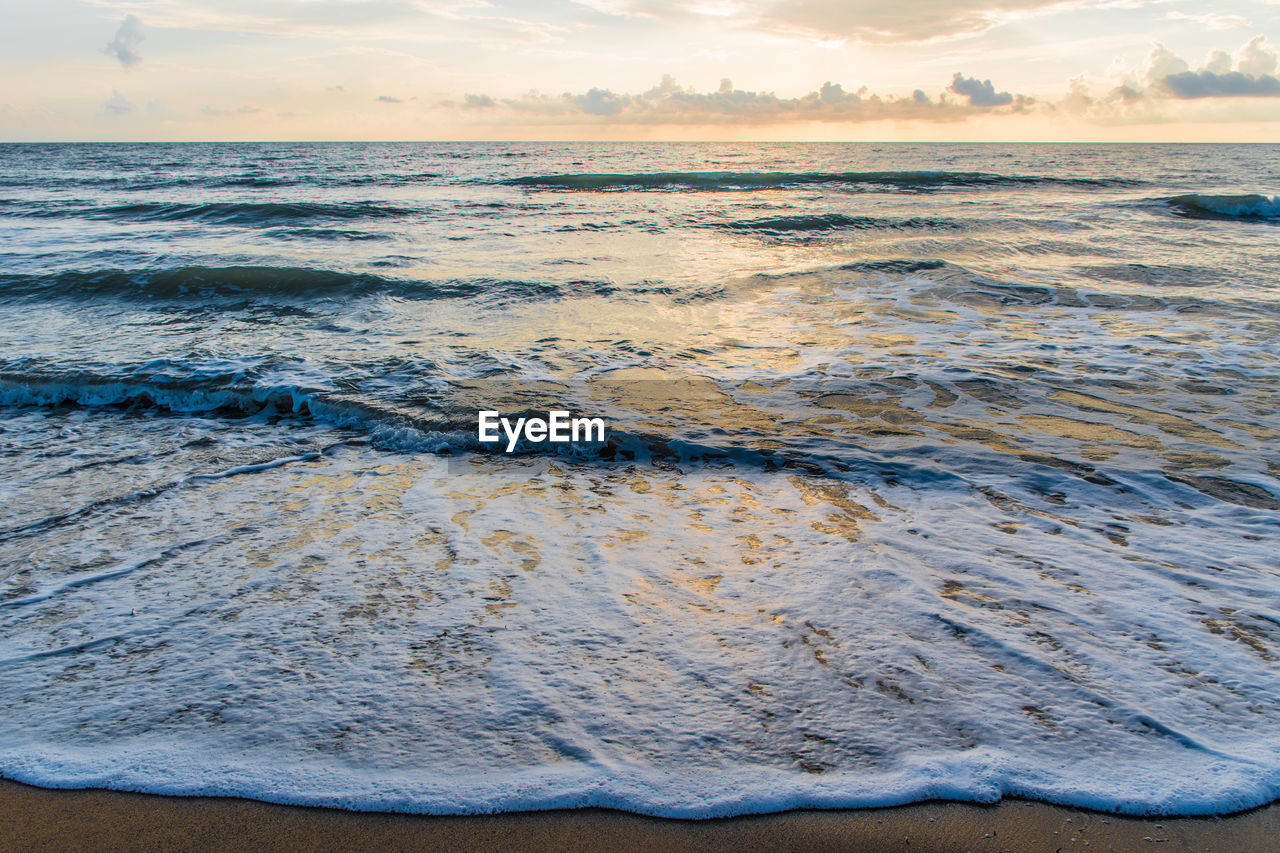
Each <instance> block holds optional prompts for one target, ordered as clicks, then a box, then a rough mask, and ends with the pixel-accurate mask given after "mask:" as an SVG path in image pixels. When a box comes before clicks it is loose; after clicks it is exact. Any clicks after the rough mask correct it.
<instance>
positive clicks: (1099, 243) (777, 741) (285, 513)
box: [0, 143, 1280, 818]
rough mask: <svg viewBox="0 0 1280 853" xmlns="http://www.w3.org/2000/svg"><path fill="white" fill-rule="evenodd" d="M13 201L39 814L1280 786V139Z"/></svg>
mask: <svg viewBox="0 0 1280 853" xmlns="http://www.w3.org/2000/svg"><path fill="white" fill-rule="evenodd" d="M0 162H3V167H2V168H0V330H2V331H0V505H2V506H3V514H2V516H0V697H3V698H2V700H0V705H2V707H3V712H2V713H0V775H2V776H4V777H7V778H9V779H14V780H18V781H21V782H27V783H31V784H36V785H43V786H49V787H104V788H114V789H122V790H132V791H150V792H158V793H167V794H184V795H235V796H243V797H251V798H257V799H261V800H268V801H275V802H282V803H301V804H313V805H324V806H336V807H341V808H348V809H358V810H384V811H403V812H423V813H470V812H491V811H508V810H531V809H553V808H570V807H582V806H604V807H611V808H618V809H628V810H632V811H635V812H641V813H646V814H652V815H661V816H670V817H690V818H703V817H715V816H724V815H737V814H744V813H761V812H772V811H779V810H784V809H791V808H840V807H856V806H884V805H892V804H899V803H907V802H912V801H918V800H925V799H952V800H964V801H974V802H992V801H995V800H997V799H999V798H1001V797H1007V796H1017V797H1028V798H1035V799H1039V800H1045V801H1049V802H1053V803H1059V804H1065V805H1071V806H1082V807H1088V808H1093V809H1101V810H1107V811H1113V812H1120V813H1131V814H1185V815H1196V814H1212V813H1223V812H1230V811H1235V810H1240V809H1244V808H1248V807H1252V806H1256V805H1259V804H1263V803H1267V802H1270V801H1272V800H1274V799H1276V798H1277V796H1280V663H1278V662H1277V659H1278V658H1280V547H1277V546H1278V545H1280V529H1278V524H1280V442H1278V439H1280V414H1277V409H1278V404H1280V381H1278V380H1280V197H1277V196H1276V195H1275V193H1277V192H1280V146H1277V145H970V144H927V145H925V144H920V145H915V144H803V143H797V144H781V143H779V144H740V143H714V144H711V143H707V144H694V143H689V144H660V143H634V144H633V143H617V144H588V143H572V144H571V143H563V144H560V143H539V144H523V143H394V144H384V143H376V144H375V143H327V144H325V143H315V144H312V143H296V144H295V143H273V144H259V143H245V144H194V143H192V144H136V145H135V144H12V145H4V146H0ZM481 411H494V412H500V413H502V414H503V416H507V415H510V416H511V417H512V418H513V419H514V418H515V417H517V416H521V417H534V416H537V415H538V414H539V413H544V414H545V413H549V412H551V411H566V412H571V413H573V414H574V415H575V416H578V415H581V416H583V417H591V418H595V417H598V418H600V419H602V421H603V422H604V423H605V424H606V425H607V436H606V437H605V439H604V440H603V441H579V442H569V443H557V444H552V443H550V442H538V441H536V440H533V439H531V438H526V439H522V440H520V441H519V442H517V443H516V446H515V447H514V449H513V450H512V452H507V447H506V446H505V443H502V444H493V443H486V442H482V441H480V440H479V435H478V431H477V417H478V413H479V412H481Z"/></svg>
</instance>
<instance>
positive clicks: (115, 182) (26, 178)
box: [0, 163, 443, 192]
mask: <svg viewBox="0 0 1280 853" xmlns="http://www.w3.org/2000/svg"><path fill="white" fill-rule="evenodd" d="M185 165H186V164H185V163H179V164H158V166H169V167H173V166H178V167H181V166H185ZM441 177H443V175H442V174H441V173H440V172H416V173H408V174H395V173H388V174H374V175H339V176H334V175H320V174H316V175H306V174H303V175H289V176H283V175H265V174H240V175H208V176H192V175H175V176H170V177H162V176H159V175H158V174H156V173H147V174H135V175H128V174H124V175H83V174H80V175H74V176H62V175H48V174H28V175H9V176H5V177H0V187H11V188H20V189H31V188H35V189H49V188H50V187H57V188H59V189H78V188H93V189H110V190H120V191H123V192H133V191H141V192H148V191H153V190H171V189H234V188H243V187H249V188H251V189H279V188H284V187H316V188H322V189H329V188H340V187H365V186H378V187H397V186H409V185H412V184H419V183H424V182H430V181H433V180H435V179H437V178H441Z"/></svg>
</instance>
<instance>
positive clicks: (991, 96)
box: [948, 71, 1013, 107]
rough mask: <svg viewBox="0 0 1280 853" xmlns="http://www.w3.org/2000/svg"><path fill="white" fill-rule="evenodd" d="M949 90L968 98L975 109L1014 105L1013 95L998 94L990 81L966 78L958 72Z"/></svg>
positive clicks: (1006, 93)
mask: <svg viewBox="0 0 1280 853" xmlns="http://www.w3.org/2000/svg"><path fill="white" fill-rule="evenodd" d="M948 88H949V89H950V90H951V91H952V92H955V93H956V94H957V95H960V96H962V97H965V98H968V99H969V105H970V106H974V107H1003V106H1005V105H1007V104H1012V103H1013V95H1011V94H1010V93H1008V92H997V91H996V87H995V86H993V85H991V81H990V80H979V79H978V78H977V77H965V76H963V75H961V74H960V72H958V71H957V72H956V76H955V77H954V78H952V80H951V85H950V86H949V87H948Z"/></svg>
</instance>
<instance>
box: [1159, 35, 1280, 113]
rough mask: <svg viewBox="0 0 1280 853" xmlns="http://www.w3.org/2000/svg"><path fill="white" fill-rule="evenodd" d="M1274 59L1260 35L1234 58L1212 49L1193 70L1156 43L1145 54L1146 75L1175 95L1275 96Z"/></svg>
mask: <svg viewBox="0 0 1280 853" xmlns="http://www.w3.org/2000/svg"><path fill="white" fill-rule="evenodd" d="M1277 60H1278V57H1277V55H1276V52H1275V51H1274V50H1272V49H1271V48H1270V47H1268V46H1267V38H1266V36H1262V35H1259V36H1254V37H1253V38H1252V39H1250V40H1249V41H1247V42H1245V44H1244V45H1243V46H1241V48H1240V49H1239V50H1237V51H1236V53H1235V56H1234V57H1232V56H1229V55H1228V54H1227V53H1226V52H1225V51H1222V50H1214V51H1211V52H1210V53H1209V56H1208V57H1207V58H1206V59H1205V63H1204V65H1203V66H1201V67H1200V68H1199V69H1197V70H1195V71H1192V70H1191V68H1190V66H1189V65H1188V64H1187V62H1186V61H1185V60H1183V59H1182V58H1181V57H1178V56H1177V55H1175V54H1174V53H1173V52H1172V51H1170V50H1169V49H1168V48H1166V47H1165V46H1164V45H1162V44H1158V43H1157V44H1156V45H1155V47H1153V48H1152V51H1151V53H1150V54H1149V55H1148V61H1147V73H1146V78H1147V80H1148V82H1149V83H1151V84H1152V85H1154V86H1155V87H1156V88H1157V89H1159V90H1161V91H1162V93H1164V94H1168V95H1172V96H1173V97H1175V98H1184V99H1195V98H1265V97H1277V96H1280V78H1277V77H1276V75H1275V71H1276V65H1277Z"/></svg>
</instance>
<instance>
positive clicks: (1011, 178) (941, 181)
mask: <svg viewBox="0 0 1280 853" xmlns="http://www.w3.org/2000/svg"><path fill="white" fill-rule="evenodd" d="M500 183H503V184H507V185H509V186H518V187H530V188H534V189H559V190H588V191H601V190H753V189H786V188H789V187H799V186H812V185H824V184H828V185H836V186H846V187H875V188H880V189H887V190H890V191H893V190H896V191H899V192H928V191H931V190H939V189H957V188H966V187H969V188H982V187H1008V186H1041V185H1048V186H1064V187H1078V188H1102V187H1116V186H1134V185H1136V184H1139V183H1141V182H1139V181H1134V180H1129V179H1122V178H1066V177H1054V176H1049V175H999V174H993V173H990V172H926V171H880V172H640V173H634V174H577V175H526V176H524V177H519V178H510V179H507V180H505V181H501V182H500Z"/></svg>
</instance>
